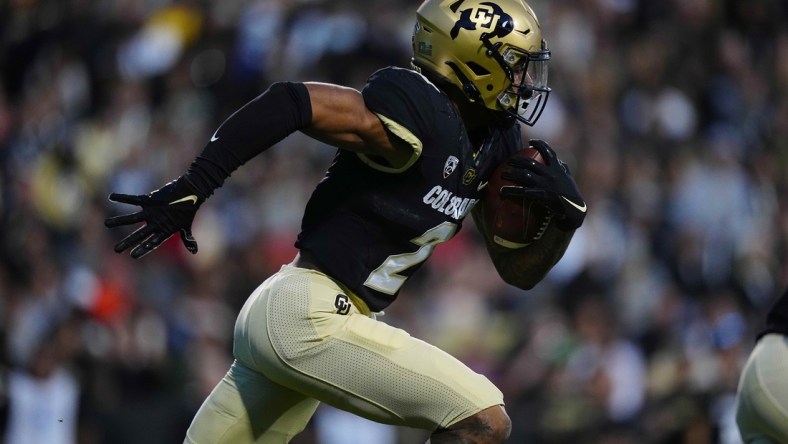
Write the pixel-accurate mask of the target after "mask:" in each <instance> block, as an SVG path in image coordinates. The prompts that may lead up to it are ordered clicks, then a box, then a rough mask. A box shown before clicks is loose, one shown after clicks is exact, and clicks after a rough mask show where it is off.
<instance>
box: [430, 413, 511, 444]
mask: <svg viewBox="0 0 788 444" xmlns="http://www.w3.org/2000/svg"><path fill="white" fill-rule="evenodd" d="M511 432H512V421H511V419H509V415H507V414H506V410H504V408H503V406H495V407H490V408H488V409H485V410H482V411H481V412H479V413H477V414H475V415H472V416H470V417H468V418H465V419H463V420H462V421H459V422H457V423H456V424H453V425H451V426H449V427H448V428H446V429H441V430H438V431H436V432H435V433H433V435H432V437H431V439H430V442H431V443H432V444H437V443H444V442H446V443H449V442H473V443H477V444H498V443H503V442H505V441H506V439H507V438H509V434H510V433H511Z"/></svg>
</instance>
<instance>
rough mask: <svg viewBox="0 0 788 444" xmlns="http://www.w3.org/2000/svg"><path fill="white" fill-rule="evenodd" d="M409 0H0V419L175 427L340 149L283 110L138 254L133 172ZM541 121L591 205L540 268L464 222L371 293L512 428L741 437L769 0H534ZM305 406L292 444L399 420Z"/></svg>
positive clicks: (176, 438) (326, 66)
mask: <svg viewBox="0 0 788 444" xmlns="http://www.w3.org/2000/svg"><path fill="white" fill-rule="evenodd" d="M419 3H420V2H419V1H418V0H365V1H358V0H332V1H328V0H223V1H221V2H218V1H217V2H209V1H206V0H183V1H179V0H103V1H93V0H7V1H4V2H0V44H1V46H0V82H1V84H0V258H1V259H2V262H1V263H2V267H0V345H1V348H0V442H4V443H5V444H31V443H32V444H38V443H41V444H60V443H62V444H68V443H80V444H101V443H113V444H125V443H128V444H136V443H143V442H144V443H146V444H156V443H173V442H181V440H182V439H183V433H184V431H185V428H186V427H187V426H188V423H189V421H190V420H191V417H192V415H193V414H194V412H195V411H196V409H197V408H198V407H199V404H200V403H201V402H202V400H203V399H204V397H205V396H206V395H207V393H208V392H209V391H210V390H211V388H212V387H213V385H214V384H215V383H216V382H217V381H218V380H219V379H220V378H221V377H222V376H223V374H224V372H225V371H226V370H227V368H228V366H229V364H230V362H231V359H232V357H231V353H230V346H231V343H230V341H231V335H232V326H233V322H234V319H235V315H236V313H237V312H238V310H239V309H240V306H241V304H242V303H243V301H244V300H245V298H246V296H247V295H248V294H249V293H250V292H251V290H252V289H254V288H255V287H256V286H257V285H258V284H259V283H261V282H262V281H263V280H264V279H265V278H266V277H267V276H269V275H270V274H271V273H273V272H274V271H275V270H277V269H278V268H279V266H280V265H281V264H282V263H285V262H289V261H290V260H291V259H292V256H293V255H294V253H295V250H294V248H293V246H292V244H293V241H294V239H295V235H296V234H297V232H298V229H299V226H300V218H301V215H302V211H303V205H304V203H305V201H306V199H307V198H308V196H309V194H310V192H311V190H312V188H313V187H314V185H315V184H316V183H317V182H318V181H319V180H320V178H321V177H322V175H323V173H324V171H325V169H326V168H327V166H328V165H329V163H330V161H331V158H332V157H333V154H334V149H333V148H331V147H328V146H325V145H322V144H320V143H318V142H315V141H313V140H311V139H309V138H307V137H305V136H303V135H301V134H295V135H293V136H291V137H289V138H287V139H286V140H284V141H283V142H281V143H280V144H278V145H277V146H276V147H274V148H273V149H272V150H270V151H268V152H267V153H265V154H264V155H263V156H259V157H258V158H255V159H253V160H252V161H250V162H249V163H248V164H247V165H246V166H244V167H242V168H241V169H240V170H238V171H237V172H236V173H235V174H234V175H233V176H232V178H231V179H229V180H228V181H227V183H226V184H225V186H224V187H223V188H222V189H220V190H219V191H218V192H217V193H216V194H215V195H214V196H213V197H212V198H211V199H210V200H209V201H208V203H206V204H205V205H203V207H202V208H201V210H200V212H199V213H198V216H197V220H196V222H195V227H194V234H195V237H196V239H197V241H198V242H199V245H200V252H199V254H197V255H196V256H191V255H189V254H188V253H187V252H186V250H185V249H184V248H183V247H182V245H180V241H179V240H178V239H177V236H176V237H175V238H173V239H171V240H170V241H168V242H167V243H166V244H165V245H163V246H162V247H161V248H160V249H159V250H157V251H156V252H155V253H153V254H151V255H149V256H147V257H145V258H144V259H143V260H139V261H134V260H132V259H130V258H129V257H128V256H124V255H118V254H115V253H114V252H113V250H112V246H113V245H114V243H115V242H117V241H118V240H119V239H120V238H121V237H122V236H124V235H125V234H128V231H125V232H122V230H120V231H121V232H114V231H113V232H110V231H109V230H107V229H105V228H104V226H103V220H104V218H105V217H107V216H111V215H117V214H121V213H124V212H128V211H130V210H132V208H129V207H124V206H122V205H117V204H112V203H110V202H109V201H108V200H107V195H108V194H109V193H110V192H113V191H114V192H122V193H128V194H142V193H146V192H149V191H151V190H153V189H155V188H158V187H159V186H161V185H162V184H164V183H165V182H166V181H169V180H171V179H174V178H175V177H177V175H179V174H180V173H182V172H183V171H184V170H185V168H186V166H187V165H188V164H189V162H190V161H191V160H192V158H193V157H194V156H195V155H196V154H198V153H199V151H200V150H201V149H202V147H203V146H204V144H205V143H206V142H207V140H208V138H209V137H210V134H212V133H213V131H214V130H215V129H216V128H217V127H218V125H219V124H220V123H221V122H222V120H223V119H224V118H226V117H227V116H228V115H229V114H230V113H231V112H232V111H233V110H235V109H237V108H238V107H239V106H241V105H242V104H243V103H245V102H246V101H248V100H250V99H251V98H253V97H254V96H256V95H257V94H259V93H260V92H262V91H263V90H265V88H266V87H267V86H268V85H269V84H270V83H271V82H273V81H277V80H302V81H306V80H316V81H328V82H336V83H341V84H345V85H348V86H353V87H356V88H360V87H362V86H363V84H364V82H365V80H366V78H367V77H368V76H369V75H370V74H371V73H372V72H374V71H375V70H376V69H378V68H381V67H384V66H387V65H398V66H409V63H410V52H411V50H410V36H411V32H412V26H413V23H414V20H413V14H414V12H415V9H416V7H417V6H418V4H419ZM529 3H530V4H531V5H532V6H533V7H534V9H535V10H536V12H537V15H538V16H539V17H540V20H541V22H542V26H543V30H544V34H545V38H546V40H547V43H548V47H550V48H551V49H552V51H553V59H552V61H551V64H550V76H551V78H550V84H551V86H552V88H553V93H552V95H551V96H550V102H549V103H548V106H547V109H546V112H545V114H544V115H543V116H542V118H541V120H540V121H539V123H538V124H537V125H536V126H535V127H533V128H529V127H525V128H523V133H524V136H525V139H526V140H527V139H528V138H543V139H545V140H548V141H549V142H550V144H551V145H552V146H553V147H554V148H555V149H556V151H557V152H558V153H559V156H560V157H561V158H562V159H564V160H565V161H567V163H568V164H569V165H570V167H571V169H572V172H573V174H574V176H575V177H576V178H577V180H578V183H579V185H580V189H581V190H582V191H583V193H584V196H585V198H586V200H587V201H588V205H589V208H590V210H589V214H588V217H587V219H586V223H585V224H584V226H583V227H582V228H581V229H580V230H579V231H578V232H577V234H576V236H575V239H574V241H573V243H572V244H571V246H570V248H569V250H568V252H567V254H566V255H565V257H564V258H563V259H562V260H561V261H560V262H559V263H558V265H557V266H556V267H555V269H554V270H553V271H552V272H551V273H550V274H549V275H548V277H547V278H546V279H545V280H544V281H543V282H542V283H540V284H539V285H538V286H537V287H536V288H535V289H534V290H532V291H529V292H524V291H520V290H517V289H515V288H513V287H509V286H507V285H506V284H504V283H502V282H501V281H500V279H499V278H498V277H497V275H496V273H495V271H494V269H493V267H492V265H491V263H490V261H489V259H488V258H487V257H486V253H485V252H484V247H483V245H482V242H481V240H480V238H479V236H478V235H477V233H476V232H475V229H474V228H473V227H472V225H473V224H472V221H466V223H465V229H464V230H462V231H461V232H460V233H459V234H458V236H457V237H455V239H453V240H452V241H450V242H448V243H447V244H443V245H441V246H439V247H438V248H437V249H436V251H435V253H434V256H433V258H432V260H431V261H429V262H428V263H427V265H426V266H425V268H424V271H423V272H421V273H420V274H419V275H417V276H416V277H414V279H412V280H411V281H409V283H408V284H407V285H406V286H405V288H404V289H403V291H402V294H401V296H400V298H399V299H398V301H397V302H396V303H395V304H393V305H392V306H391V307H389V309H388V310H386V314H385V316H384V317H383V318H381V319H382V320H383V321H385V322H388V323H390V324H393V325H397V326H401V327H403V328H405V329H406V330H408V331H409V332H410V333H411V334H412V335H413V336H416V337H419V338H422V339H425V340H427V341H429V342H431V343H433V344H436V345H438V346H440V347H442V348H443V349H445V350H447V351H448V352H450V353H452V354H454V355H455V356H457V357H458V358H460V359H461V360H463V361H464V362H466V363H468V364H469V365H470V366H471V367H472V368H474V369H475V370H477V371H478V372H481V373H484V374H486V375H487V376H488V377H490V378H491V379H492V380H493V381H494V382H495V383H496V384H497V385H498V386H499V387H501V389H502V390H503V392H504V394H505V397H506V400H507V411H508V412H509V414H510V416H511V417H512V420H513V423H514V429H513V432H512V438H511V442H513V443H548V444H550V443H567V442H572V443H599V444H602V443H620V444H628V443H646V444H651V443H654V444H657V443H659V444H662V443H665V444H667V443H690V444H705V443H724V444H728V443H731V444H732V443H737V442H740V441H739V437H738V434H737V430H736V428H735V423H734V420H733V406H734V394H735V388H736V384H737V380H738V375H739V371H740V369H741V367H742V364H743V362H744V360H745V359H746V356H747V354H748V353H749V351H750V350H751V348H752V346H753V339H754V334H755V333H756V332H757V329H758V328H759V326H760V325H761V322H762V320H763V318H764V315H765V311H766V309H767V308H768V306H769V304H770V303H771V301H772V300H773V298H774V296H775V295H776V292H777V291H778V290H780V289H781V287H783V286H784V285H785V284H786V283H788V27H786V26H785V24H786V23H788V3H786V2H785V1H783V0H552V1H548V0H532V1H531V2H529ZM425 438H426V433H425V432H423V431H416V430H409V429H402V428H394V427H389V426H381V425H377V424H374V423H370V422H367V421H364V420H360V419H359V418H356V417H352V416H349V415H347V414H344V413H343V412H339V411H336V410H333V409H331V408H325V407H321V409H319V410H318V413H317V416H316V418H315V420H314V421H312V423H311V424H310V425H309V427H308V429H307V430H306V431H305V433H304V434H303V435H301V436H299V437H298V438H297V439H296V441H294V442H296V443H301V444H309V443H315V444H339V443H341V444H353V443H359V444H367V443H376V444H377V443H381V444H388V443H390V444H395V443H405V442H419V441H421V442H423V440H424V439H425Z"/></svg>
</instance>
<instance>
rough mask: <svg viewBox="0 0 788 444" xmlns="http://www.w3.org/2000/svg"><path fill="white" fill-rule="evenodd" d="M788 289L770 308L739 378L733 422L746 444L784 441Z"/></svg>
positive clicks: (787, 410)
mask: <svg viewBox="0 0 788 444" xmlns="http://www.w3.org/2000/svg"><path fill="white" fill-rule="evenodd" d="M786 375H788V288H787V289H786V290H785V292H784V293H783V294H782V296H781V297H780V298H779V299H778V300H777V301H776V302H775V303H774V305H772V307H771V308H770V309H769V312H768V314H767V316H766V326H765V327H764V328H763V329H762V330H761V331H760V332H759V334H758V337H757V342H756V344H755V348H754V349H753V351H752V353H750V357H749V359H748V360H747V363H746V364H745V366H744V370H742V374H741V377H740V379H739V387H738V392H737V394H736V398H737V405H736V422H737V423H738V425H739V432H740V433H741V437H742V439H743V440H744V442H745V443H747V444H778V443H785V442H788V385H787V384H786V383H785V381H786Z"/></svg>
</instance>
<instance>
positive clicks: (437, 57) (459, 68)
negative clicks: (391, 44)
mask: <svg viewBox="0 0 788 444" xmlns="http://www.w3.org/2000/svg"><path fill="white" fill-rule="evenodd" d="M549 59H550V51H549V50H548V49H547V48H546V47H545V43H544V40H542V29H541V27H540V26H539V20H538V19H537V18H536V15H535V14H534V12H533V10H532V9H531V7H530V6H528V5H527V4H526V3H525V2H524V1H523V0H489V1H481V0H426V1H425V2H424V3H422V5H421V6H420V7H419V9H418V10H417V12H416V26H415V29H414V31H413V65H414V66H415V67H416V68H417V69H419V70H422V71H424V70H427V71H430V72H431V73H433V74H434V75H437V76H438V77H440V78H442V79H443V80H444V81H446V82H448V83H450V84H452V85H455V86H457V87H458V88H460V90H461V91H462V92H463V93H464V94H465V96H466V97H467V98H468V100H469V101H471V102H472V103H478V104H480V105H483V106H484V107H486V108H488V109H490V110H492V111H498V112H500V111H503V112H506V113H507V114H509V115H511V116H513V117H516V118H517V120H519V121H521V122H523V123H525V124H527V125H533V124H534V123H536V121H537V119H539V116H540V115H541V114H542V111H543V110H544V106H545V104H546V103H547V97H548V96H549V94H550V88H548V87H547V61H548V60H549Z"/></svg>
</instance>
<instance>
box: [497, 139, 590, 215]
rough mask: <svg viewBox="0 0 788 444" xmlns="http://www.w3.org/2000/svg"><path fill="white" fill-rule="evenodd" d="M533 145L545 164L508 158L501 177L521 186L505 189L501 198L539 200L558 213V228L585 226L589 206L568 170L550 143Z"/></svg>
mask: <svg viewBox="0 0 788 444" xmlns="http://www.w3.org/2000/svg"><path fill="white" fill-rule="evenodd" d="M530 145H531V146H532V147H534V148H536V149H537V150H538V151H539V154H541V155H542V159H544V164H542V163H540V162H538V161H536V160H534V159H531V158H527V157H521V156H514V157H512V158H511V159H509V167H508V168H507V169H506V170H505V171H504V173H503V176H502V177H503V178H504V179H507V180H511V181H513V182H515V183H517V184H519V185H516V186H515V185H508V186H504V187H502V188H501V195H502V196H512V197H521V198H533V199H537V200H539V201H541V202H543V203H544V204H545V205H546V206H547V207H548V208H550V209H551V210H552V211H553V213H555V215H554V216H553V221H554V223H555V225H556V226H557V227H558V228H559V229H561V230H563V231H572V230H576V229H577V228H579V227H580V226H581V225H582V224H583V220H584V219H585V217H586V212H587V209H588V207H587V206H586V203H585V201H584V200H583V196H581V195H580V191H579V190H578V189H577V184H576V183H575V180H574V179H573V178H572V174H571V173H570V172H569V167H568V166H567V165H566V164H565V163H564V162H562V161H561V160H560V159H558V156H557V155H556V154H555V151H553V149H552V148H550V145H548V144H547V142H545V141H543V140H537V139H532V140H531V141H530Z"/></svg>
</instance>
